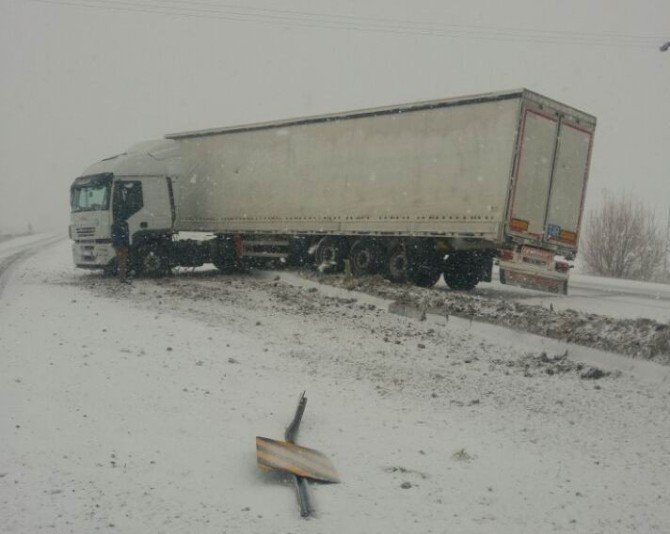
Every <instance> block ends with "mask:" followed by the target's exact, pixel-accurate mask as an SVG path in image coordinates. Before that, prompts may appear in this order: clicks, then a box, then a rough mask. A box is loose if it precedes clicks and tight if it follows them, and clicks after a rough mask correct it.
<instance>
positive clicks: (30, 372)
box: [0, 236, 670, 534]
mask: <svg viewBox="0 0 670 534" xmlns="http://www.w3.org/2000/svg"><path fill="white" fill-rule="evenodd" d="M42 239H45V238H44V236H42ZM37 243H39V240H38V241H37ZM35 244H36V242H30V243H23V244H20V243H14V246H16V248H14V249H12V250H11V251H9V248H8V249H7V251H5V252H3V249H2V248H0V262H1V263H0V405H1V406H2V410H1V411H0V435H1V436H2V437H3V439H2V440H1V441H0V518H1V521H0V530H1V531H3V532H20V533H24V532H29V533H32V532H38V531H48V532H77V533H79V532H94V531H106V532H124V533H145V532H165V533H168V532H169V533H184V532H217V533H220V532H229V533H236V532H285V533H288V532H293V533H301V532H361V533H362V532H365V533H370V532H402V533H406V532H435V533H441V532H458V533H470V532H472V533H480V532H491V533H501V532H502V533H506V532H509V533H515V534H516V533H521V532H528V533H538V532H584V533H598V532H602V533H612V532H668V531H670V367H669V366H665V365H659V364H657V363H654V362H650V361H644V360H639V359H632V358H628V357H626V356H621V355H618V354H613V353H608V352H603V351H597V350H594V349H587V348H583V347H580V346H576V345H570V344H567V343H564V342H561V341H556V340H549V339H546V338H543V337H539V336H536V335H532V334H524V333H520V332H516V331H511V330H509V329H506V328H502V327H499V326H495V325H490V324H482V323H479V322H477V321H468V320H463V319H459V318H457V317H453V316H452V317H449V318H446V316H440V315H431V314H428V315H427V317H426V320H424V321H421V320H419V319H413V318H409V317H405V316H401V315H398V314H392V313H389V312H388V307H389V303H390V302H389V301H388V300H385V299H383V298H380V297H378V296H371V295H368V294H363V293H360V292H354V291H347V290H345V289H342V288H339V287H333V286H330V285H323V284H319V283H318V282H317V281H310V280H306V279H305V278H303V277H300V276H298V275H295V274H292V273H288V272H286V273H279V274H278V273H269V272H264V273H255V274H237V275H231V276H221V275H217V274H215V272H214V271H208V270H203V271H198V272H193V273H190V272H182V273H180V274H179V275H178V276H173V277H170V278H165V279H159V280H135V281H134V282H133V284H132V285H122V284H119V283H118V282H117V281H116V280H114V279H110V278H103V277H101V276H100V275H99V274H96V273H87V272H82V271H77V270H75V269H74V268H73V267H72V265H71V257H70V248H69V243H68V242H67V241H65V240H63V241H60V242H58V243H56V244H54V245H52V246H50V247H48V248H45V247H44V246H39V248H38V249H36V248H35ZM10 245H11V242H9V243H3V244H2V247H9V246H10ZM30 247H33V248H30ZM36 250H39V252H37V253H35V254H33V252H35V251H36ZM22 251H23V252H22ZM19 253H21V254H22V255H21V256H17V254H19ZM10 260H11V261H10ZM500 287H501V286H499V285H496V284H491V285H489V286H488V287H487V286H484V285H483V286H482V287H481V289H478V291H484V292H486V291H500V292H503V291H504V290H501V289H500ZM504 289H507V288H504ZM439 291H440V289H438V290H436V292H439ZM513 291H514V292H513V295H514V296H513V299H521V298H522V297H523V296H524V294H525V293H524V292H522V291H521V293H519V291H520V290H519V291H517V290H513ZM442 292H444V291H442ZM529 293H532V292H529ZM520 294H521V296H519V295H520ZM526 296H527V295H526ZM500 298H502V297H500ZM528 298H538V299H541V298H543V297H542V296H541V295H540V294H537V293H533V296H528ZM547 298H551V299H553V298H554V297H547ZM594 300H596V299H594ZM659 301H661V302H663V300H662V299H659ZM553 302H556V301H553ZM542 304H543V305H548V304H547V302H546V301H544V302H543V303H542ZM587 311H588V310H587ZM656 319H657V320H661V319H662V318H661V317H660V316H659V317H658V318H656ZM666 320H667V319H666ZM566 351H567V356H564V354H565V352H566ZM303 390H306V391H307V397H308V399H309V402H308V404H307V410H306V412H305V417H304V420H303V425H302V427H301V431H300V435H299V438H298V441H299V443H301V444H303V445H305V446H310V447H313V448H316V449H319V450H321V451H322V452H324V453H325V454H327V455H328V456H329V457H330V458H331V459H332V461H333V463H334V464H335V466H336V467H337V469H338V470H339V472H340V476H341V478H342V483H341V484H337V485H311V486H310V492H311V496H312V499H313V503H314V505H315V508H316V510H317V513H316V517H315V518H313V519H310V520H301V519H300V518H299V516H298V510H297V504H296V499H295V495H294V492H293V488H292V486H291V484H290V483H289V481H287V480H284V479H282V478H281V477H277V476H272V475H268V474H267V473H263V472H260V471H259V470H258V469H257V468H256V464H255V445H254V438H255V436H256V435H262V436H266V437H270V438H279V439H281V438H282V437H283V431H284V427H285V425H286V424H287V423H288V422H289V420H290V418H291V417H292V414H293V411H294V409H295V403H296V401H297V397H298V395H299V393H300V392H301V391H303Z"/></svg>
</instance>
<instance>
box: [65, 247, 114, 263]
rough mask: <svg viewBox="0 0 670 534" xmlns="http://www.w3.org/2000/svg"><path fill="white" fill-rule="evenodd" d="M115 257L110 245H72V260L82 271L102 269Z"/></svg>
mask: <svg viewBox="0 0 670 534" xmlns="http://www.w3.org/2000/svg"><path fill="white" fill-rule="evenodd" d="M115 257H116V253H115V252H114V248H113V247H112V244H111V243H107V242H105V243H100V242H75V243H73V244H72V259H73V261H74V264H75V265H76V266H77V267H81V268H83V269H103V268H104V267H107V265H109V264H110V263H111V262H112V260H114V258H115Z"/></svg>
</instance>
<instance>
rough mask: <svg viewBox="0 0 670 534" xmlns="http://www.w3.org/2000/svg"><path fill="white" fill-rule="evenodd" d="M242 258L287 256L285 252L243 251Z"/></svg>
mask: <svg viewBox="0 0 670 534" xmlns="http://www.w3.org/2000/svg"><path fill="white" fill-rule="evenodd" d="M242 257H243V258H288V253H286V252H246V251H245V252H244V253H243V254H242Z"/></svg>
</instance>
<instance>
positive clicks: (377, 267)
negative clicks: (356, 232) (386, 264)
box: [349, 239, 383, 276]
mask: <svg viewBox="0 0 670 534" xmlns="http://www.w3.org/2000/svg"><path fill="white" fill-rule="evenodd" d="M382 259H383V251H382V248H381V247H380V246H379V245H378V244H377V243H375V242H374V241H373V240H372V239H359V240H357V241H356V242H354V244H353V245H352V246H351V252H350V253H349V262H350V265H351V273H352V274H353V275H354V276H362V275H366V274H367V275H370V274H377V273H379V272H380V271H381V268H382V264H383V260H382Z"/></svg>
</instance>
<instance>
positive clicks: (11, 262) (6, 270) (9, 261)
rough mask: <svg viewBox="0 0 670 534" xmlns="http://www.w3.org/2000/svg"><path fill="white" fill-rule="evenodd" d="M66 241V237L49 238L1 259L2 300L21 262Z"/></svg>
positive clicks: (0, 295) (0, 281)
mask: <svg viewBox="0 0 670 534" xmlns="http://www.w3.org/2000/svg"><path fill="white" fill-rule="evenodd" d="M64 239H66V237H64V236H57V237H54V236H49V237H46V238H44V239H40V240H39V241H37V242H33V243H30V244H27V245H25V246H24V247H21V248H19V250H18V252H13V253H12V254H9V255H7V256H5V257H0V298H2V294H3V292H4V289H5V287H6V285H7V282H8V281H9V279H10V277H11V274H12V272H13V271H14V269H15V268H16V267H17V266H18V265H19V264H20V263H21V262H23V261H25V260H27V259H28V258H29V257H31V256H34V255H35V254H37V253H38V252H41V251H42V250H45V249H46V248H47V247H50V246H52V245H55V244H56V243H58V242H60V241H62V240H64Z"/></svg>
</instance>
